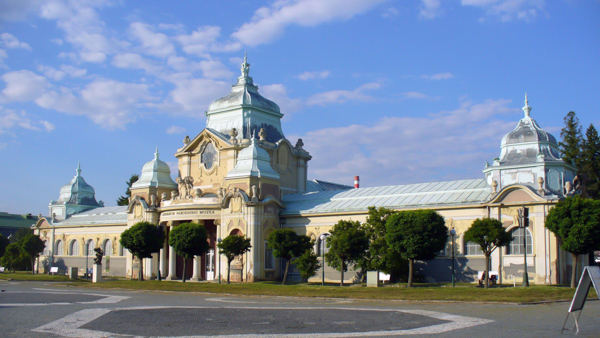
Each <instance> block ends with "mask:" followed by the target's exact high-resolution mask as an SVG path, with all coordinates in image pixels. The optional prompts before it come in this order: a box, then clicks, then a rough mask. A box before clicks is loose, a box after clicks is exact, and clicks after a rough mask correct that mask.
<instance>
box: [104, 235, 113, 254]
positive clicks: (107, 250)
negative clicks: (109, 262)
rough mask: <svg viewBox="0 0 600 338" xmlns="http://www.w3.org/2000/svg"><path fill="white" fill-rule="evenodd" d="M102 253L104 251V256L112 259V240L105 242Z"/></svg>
mask: <svg viewBox="0 0 600 338" xmlns="http://www.w3.org/2000/svg"><path fill="white" fill-rule="evenodd" d="M102 251H104V256H106V257H110V256H112V255H113V252H112V241H111V240H110V239H106V240H104V244H103V245H102Z"/></svg>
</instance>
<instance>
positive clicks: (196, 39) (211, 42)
mask: <svg viewBox="0 0 600 338" xmlns="http://www.w3.org/2000/svg"><path fill="white" fill-rule="evenodd" d="M220 36H221V27H219V26H202V27H198V29H196V30H195V31H194V32H192V34H190V35H185V34H184V35H179V36H177V37H176V38H175V39H176V40H177V41H178V42H179V43H180V44H181V48H182V49H183V51H184V52H185V53H187V54H191V55H197V56H200V57H204V58H210V55H209V52H211V51H224V52H231V51H236V50H239V49H240V48H241V45H240V44H239V43H223V44H219V43H217V39H218V38H219V37H220Z"/></svg>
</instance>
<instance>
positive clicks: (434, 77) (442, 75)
mask: <svg viewBox="0 0 600 338" xmlns="http://www.w3.org/2000/svg"><path fill="white" fill-rule="evenodd" d="M421 78H422V79H427V80H448V79H452V78H454V74H452V73H437V74H433V75H426V74H423V75H421Z"/></svg>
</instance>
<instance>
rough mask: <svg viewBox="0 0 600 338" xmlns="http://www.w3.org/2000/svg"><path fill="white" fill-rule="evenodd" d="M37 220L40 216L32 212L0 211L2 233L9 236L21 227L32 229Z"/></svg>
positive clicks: (0, 231)
mask: <svg viewBox="0 0 600 338" xmlns="http://www.w3.org/2000/svg"><path fill="white" fill-rule="evenodd" d="M37 220H38V217H36V216H32V215H31V214H26V215H15V214H9V213H7V212H0V234H1V235H2V236H4V237H6V238H8V237H9V236H12V235H14V234H15V233H16V232H17V231H19V230H21V229H31V226H32V225H34V224H35V222H36V221H37Z"/></svg>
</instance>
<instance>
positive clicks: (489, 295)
mask: <svg viewBox="0 0 600 338" xmlns="http://www.w3.org/2000/svg"><path fill="white" fill-rule="evenodd" d="M0 279H13V280H32V281H56V282H67V284H68V285H73V286H80V287H89V288H99V289H130V290H150V291H181V292H206V293H215V294H233V295H250V296H288V297H325V298H355V299H371V300H407V301H461V302H501V303H504V302H509V303H530V302H544V301H559V300H560V301H570V300H571V299H572V298H573V294H574V292H575V290H574V289H571V288H568V287H565V286H545V285H533V286H530V287H528V288H523V287H516V288H514V287H512V286H509V285H503V286H500V287H493V288H490V289H487V290H486V289H484V288H480V287H476V286H474V285H472V284H457V286H456V287H455V288H452V287H451V286H449V285H437V284H435V285H432V284H417V286H416V287H413V288H410V289H409V288H406V287H405V286H406V285H405V284H394V285H387V286H384V287H380V288H367V287H364V286H361V285H349V286H344V287H340V286H339V285H338V284H329V285H325V286H321V284H320V283H315V284H313V283H301V284H291V285H281V284H280V283H276V282H257V283H232V284H230V285H227V284H225V283H223V284H218V283H212V282H211V283H206V282H203V283H192V282H187V283H181V282H167V281H162V282H158V281H154V280H152V281H142V282H139V281H137V280H128V279H118V280H107V281H103V282H102V283H92V282H91V281H86V280H85V279H83V280H81V279H80V280H76V281H69V280H68V278H67V277H66V276H48V275H31V274H25V273H16V274H12V273H10V274H9V273H4V274H0ZM589 297H597V296H596V293H595V292H594V290H593V288H592V290H591V291H590V295H589Z"/></svg>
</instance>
